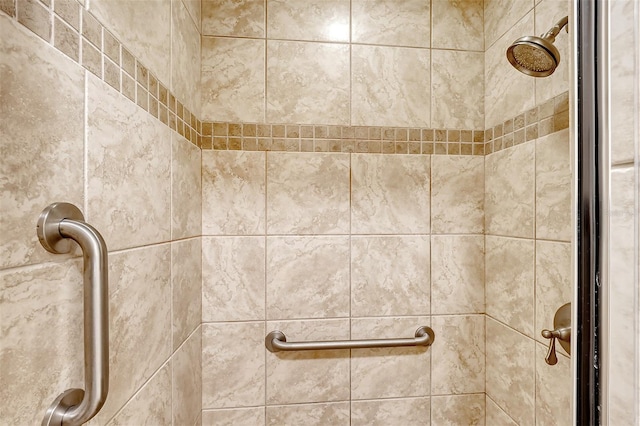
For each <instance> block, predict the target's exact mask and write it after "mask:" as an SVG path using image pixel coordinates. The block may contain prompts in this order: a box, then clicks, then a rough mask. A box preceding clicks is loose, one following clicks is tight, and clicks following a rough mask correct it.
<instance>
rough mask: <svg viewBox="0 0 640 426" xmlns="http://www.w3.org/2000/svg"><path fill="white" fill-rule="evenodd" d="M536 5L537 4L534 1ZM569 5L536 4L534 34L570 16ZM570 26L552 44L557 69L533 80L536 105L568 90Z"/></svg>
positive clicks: (560, 0) (562, 0)
mask: <svg viewBox="0 0 640 426" xmlns="http://www.w3.org/2000/svg"><path fill="white" fill-rule="evenodd" d="M536 3H538V2H537V1H536ZM570 4H571V1H570V0H542V1H540V3H538V4H536V10H535V15H536V16H535V32H534V34H535V35H540V34H544V33H546V32H547V31H549V29H550V28H551V27H553V26H554V25H555V24H556V22H558V21H559V20H560V19H562V18H563V17H565V16H567V15H571V12H570V10H569V6H570ZM572 25H573V24H572V23H571V24H570V25H569V26H567V27H565V28H563V29H562V31H560V33H559V34H558V35H557V36H556V39H555V41H554V42H553V45H554V46H555V47H556V48H557V49H558V52H560V63H559V65H558V68H556V70H555V71H554V72H553V74H551V75H550V76H547V77H545V78H536V79H535V83H536V103H537V104H538V105H539V104H541V103H543V102H544V101H546V100H547V99H551V98H553V97H554V96H557V95H560V94H561V93H564V92H566V91H567V90H569V88H570V82H569V74H570V71H571V54H572V52H571V50H570V48H569V44H570V40H571V34H570V33H569V32H567V28H571V26H572ZM617 26H618V22H617V21H616V25H612V29H613V27H617ZM523 35H524V34H523ZM625 56H626V53H625ZM613 69H614V67H612V68H611V70H613ZM612 118H613V115H612Z"/></svg>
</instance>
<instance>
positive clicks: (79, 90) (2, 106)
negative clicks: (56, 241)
mask: <svg viewBox="0 0 640 426" xmlns="http://www.w3.org/2000/svg"><path fill="white" fill-rule="evenodd" d="M0 38H1V39H2V44H1V45H0V80H1V81H2V84H1V85H0V98H2V102H0V139H2V144H1V145H0V170H1V172H0V204H1V205H2V215H1V218H0V227H1V229H2V242H1V243H0V268H5V267H12V266H18V265H24V264H28V263H35V262H39V261H42V260H44V259H50V258H51V257H52V256H51V255H49V254H48V253H47V252H46V251H45V250H44V249H43V248H42V247H41V246H40V243H39V242H38V237H37V235H36V232H35V225H36V221H37V220H38V216H39V215H40V212H41V211H42V209H44V208H45V207H46V206H48V205H49V204H51V203H52V202H54V201H67V202H70V203H73V204H75V205H77V206H78V207H80V208H81V209H82V205H83V189H84V188H83V184H82V180H83V173H84V170H83V167H82V164H83V153H82V151H83V139H84V137H83V132H84V125H83V119H82V117H83V114H84V112H83V111H84V71H83V70H82V69H81V68H80V67H79V66H77V65H75V64H74V63H73V62H71V61H70V60H69V59H67V58H66V57H65V56H64V55H60V54H58V53H57V52H55V51H53V50H52V49H51V47H50V46H48V45H47V44H46V43H44V42H42V40H40V39H39V38H38V37H37V36H35V35H33V34H32V33H30V32H29V31H28V30H26V29H25V28H23V27H22V26H20V25H18V24H17V23H16V22H15V21H13V20H11V19H10V18H8V17H6V16H4V15H2V16H0ZM57 257H58V258H59V257H60V256H59V255H57Z"/></svg>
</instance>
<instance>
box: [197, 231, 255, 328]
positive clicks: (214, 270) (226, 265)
mask: <svg viewBox="0 0 640 426" xmlns="http://www.w3.org/2000/svg"><path fill="white" fill-rule="evenodd" d="M264 261H265V241H264V237H204V238H203V240H202V320H203V321H205V322H207V321H248V320H262V319H264V315H265V314H264V312H265V310H264V303H265V296H264V294H265V293H264V291H265V290H264V289H265V263H264Z"/></svg>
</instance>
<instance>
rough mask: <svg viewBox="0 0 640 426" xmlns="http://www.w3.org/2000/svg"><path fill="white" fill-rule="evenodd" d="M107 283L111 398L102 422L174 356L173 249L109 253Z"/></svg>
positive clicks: (158, 246)
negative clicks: (172, 313)
mask: <svg viewBox="0 0 640 426" xmlns="http://www.w3.org/2000/svg"><path fill="white" fill-rule="evenodd" d="M109 283H110V286H109V299H110V300H109V316H110V318H109V320H110V324H111V326H110V329H109V354H110V357H109V368H110V372H109V382H110V383H109V398H107V402H106V403H105V405H104V407H102V410H101V411H100V412H99V413H98V415H97V416H96V421H97V422H98V423H104V422H105V420H107V419H110V418H111V417H112V416H113V415H114V414H115V413H116V412H117V411H118V410H119V409H120V408H121V407H122V406H123V404H124V403H125V402H126V401H128V400H129V399H130V398H131V397H132V396H133V394H134V393H135V392H136V390H137V389H139V388H140V386H142V384H143V383H145V382H146V381H147V380H149V378H150V377H151V376H152V375H153V374H154V373H155V372H156V371H157V369H158V368H159V367H160V366H161V365H162V364H163V363H164V362H165V361H166V360H167V359H168V358H169V356H170V354H171V250H170V245H169V244H164V245H157V246H151V247H145V248H141V249H135V250H130V251H126V252H121V253H117V254H111V255H110V256H109ZM141 348H144V350H141ZM170 416H171V413H170V412H169V417H170Z"/></svg>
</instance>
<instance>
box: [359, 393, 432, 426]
mask: <svg viewBox="0 0 640 426" xmlns="http://www.w3.org/2000/svg"><path fill="white" fill-rule="evenodd" d="M429 408H430V406H429V398H396V399H387V400H384V399H376V400H371V401H353V402H352V403H351V424H352V425H353V426H386V425H392V424H398V425H424V424H428V422H427V420H428V419H429Z"/></svg>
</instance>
